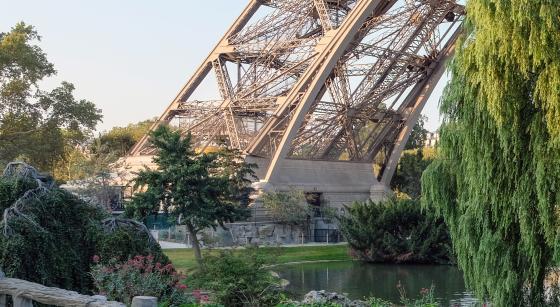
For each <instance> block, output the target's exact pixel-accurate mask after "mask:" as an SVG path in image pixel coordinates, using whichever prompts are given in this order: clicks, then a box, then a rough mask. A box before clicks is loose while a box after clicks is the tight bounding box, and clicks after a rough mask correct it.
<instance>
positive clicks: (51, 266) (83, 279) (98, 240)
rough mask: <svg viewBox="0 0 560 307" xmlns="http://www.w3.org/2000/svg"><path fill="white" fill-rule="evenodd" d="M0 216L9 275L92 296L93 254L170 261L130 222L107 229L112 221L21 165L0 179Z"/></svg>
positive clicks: (2, 256) (0, 260)
mask: <svg viewBox="0 0 560 307" xmlns="http://www.w3.org/2000/svg"><path fill="white" fill-rule="evenodd" d="M0 212H4V219H3V220H2V221H1V222H0V230H1V231H0V268H1V269H2V270H3V271H4V272H5V273H6V275H7V276H9V277H14V278H20V279H25V280H28V281H33V282H37V283H40V284H44V285H47V286H55V287H60V288H64V289H69V290H76V291H80V292H82V293H91V291H92V290H93V288H92V287H93V281H92V278H91V276H90V274H89V272H90V267H91V265H92V263H93V262H92V261H93V256H94V255H100V256H101V259H102V260H106V261H109V260H110V259H111V258H117V259H118V260H123V259H128V258H130V257H132V256H135V255H147V254H152V255H154V256H155V257H156V258H157V259H158V261H161V262H164V263H167V262H169V261H168V260H167V258H166V257H165V256H164V255H163V254H162V252H161V250H160V249H159V246H158V245H157V244H156V243H153V242H150V241H149V240H148V237H149V236H148V235H147V234H142V232H139V231H138V230H137V229H136V228H134V227H133V226H132V225H134V222H126V221H125V224H126V225H127V226H121V227H115V226H114V225H113V226H114V227H111V225H112V224H115V219H108V218H109V216H108V214H107V213H106V212H105V211H104V210H103V209H101V208H100V207H96V206H94V205H91V204H88V203H86V202H84V201H82V200H80V199H79V198H77V197H76V196H74V195H73V194H71V193H69V192H67V191H65V190H62V189H59V188H58V187H56V186H55V185H54V183H53V182H52V180H50V179H49V178H46V177H44V176H41V175H39V174H38V173H37V172H36V170H35V169H33V168H32V167H29V166H27V165H25V164H18V163H15V164H10V165H9V166H8V167H7V168H6V170H5V171H4V174H3V176H1V177H0ZM117 221H118V220H117ZM131 223H132V224H131ZM117 226H120V225H117Z"/></svg>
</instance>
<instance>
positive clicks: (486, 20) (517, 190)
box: [422, 0, 560, 306]
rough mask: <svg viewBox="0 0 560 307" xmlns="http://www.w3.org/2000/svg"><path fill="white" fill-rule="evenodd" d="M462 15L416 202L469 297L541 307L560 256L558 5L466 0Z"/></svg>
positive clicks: (518, 0)
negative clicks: (444, 235)
mask: <svg viewBox="0 0 560 307" xmlns="http://www.w3.org/2000/svg"><path fill="white" fill-rule="evenodd" d="M466 11H467V19H466V22H465V29H464V30H465V33H464V35H463V37H462V39H460V40H459V41H458V42H457V46H458V49H457V52H456V55H455V58H454V60H453V61H452V63H451V65H450V66H451V74H452V79H451V82H450V83H449V85H448V86H447V88H446V89H445V92H444V98H443V99H442V101H441V106H440V110H441V112H442V113H443V115H444V125H443V126H442V128H441V140H440V152H439V155H438V158H437V159H436V160H435V161H434V163H432V164H431V165H430V167H428V169H427V170H426V172H425V173H424V175H423V178H422V182H423V185H422V187H423V193H422V194H423V198H424V201H425V203H426V205H433V206H434V207H435V208H436V209H437V210H438V211H439V212H440V213H441V214H442V215H443V216H444V218H445V221H446V223H447V224H448V225H449V227H450V232H451V236H452V238H453V246H454V248H455V252H456V254H457V257H458V263H459V265H460V267H461V268H462V270H463V271H464V274H465V279H466V282H467V284H468V285H469V287H471V288H472V289H473V290H474V291H475V292H476V294H477V295H478V296H480V297H484V296H486V297H488V298H489V299H490V300H491V301H492V304H493V305H496V306H543V305H545V304H546V302H545V277H546V275H547V273H548V271H549V270H550V269H552V267H555V266H557V263H558V261H559V260H560V236H559V232H558V225H559V220H558V208H559V207H558V206H559V205H560V163H558V161H560V121H559V118H560V78H559V76H560V20H559V19H558V16H560V6H559V5H558V3H557V2H555V1H545V0H532V1H526V0H494V1H486V0H470V1H468V3H467V9H466ZM551 300H552V301H549V303H550V304H552V305H555V306H558V304H559V302H558V297H552V298H551Z"/></svg>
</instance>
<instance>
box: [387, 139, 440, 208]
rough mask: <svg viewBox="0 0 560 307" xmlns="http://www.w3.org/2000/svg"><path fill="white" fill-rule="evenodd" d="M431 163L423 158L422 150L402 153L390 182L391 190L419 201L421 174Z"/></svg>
mask: <svg viewBox="0 0 560 307" xmlns="http://www.w3.org/2000/svg"><path fill="white" fill-rule="evenodd" d="M432 161H433V158H431V157H425V156H424V149H417V150H409V151H406V152H404V153H403V155H402V157H401V159H400V160H399V165H398V167H397V172H396V174H395V176H394V177H393V179H392V181H391V189H393V190H397V191H399V192H402V193H405V194H406V195H408V196H409V197H410V198H412V199H420V196H421V195H422V183H421V179H422V173H423V172H424V170H425V169H426V168H427V167H428V165H430V163H432Z"/></svg>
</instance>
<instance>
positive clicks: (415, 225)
mask: <svg viewBox="0 0 560 307" xmlns="http://www.w3.org/2000/svg"><path fill="white" fill-rule="evenodd" d="M338 219H339V222H340V227H341V231H342V233H343V234H344V237H345V238H346V240H348V244H349V245H350V248H351V249H352V252H353V255H354V256H355V257H356V258H358V259H360V260H363V261H368V262H389V263H450V262H451V261H452V253H451V241H450V238H449V233H448V230H447V227H446V225H445V224H444V223H443V220H442V219H435V218H434V217H432V216H430V215H429V214H427V213H422V211H421V208H420V203H419V202H417V201H413V200H396V199H390V200H388V201H385V202H379V203H374V202H372V201H371V200H368V201H367V202H364V203H360V202H355V203H354V204H352V206H350V207H347V213H346V215H343V216H339V217H338Z"/></svg>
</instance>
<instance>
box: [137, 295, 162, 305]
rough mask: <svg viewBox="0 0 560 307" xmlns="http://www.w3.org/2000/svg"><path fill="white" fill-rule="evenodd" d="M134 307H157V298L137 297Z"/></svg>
mask: <svg viewBox="0 0 560 307" xmlns="http://www.w3.org/2000/svg"><path fill="white" fill-rule="evenodd" d="M132 307H157V298H155V297H153V296H135V297H134V298H132Z"/></svg>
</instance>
